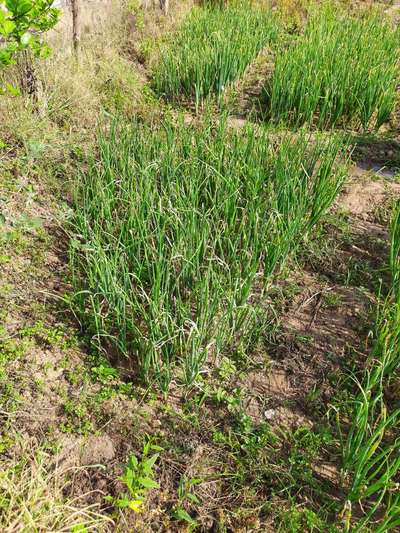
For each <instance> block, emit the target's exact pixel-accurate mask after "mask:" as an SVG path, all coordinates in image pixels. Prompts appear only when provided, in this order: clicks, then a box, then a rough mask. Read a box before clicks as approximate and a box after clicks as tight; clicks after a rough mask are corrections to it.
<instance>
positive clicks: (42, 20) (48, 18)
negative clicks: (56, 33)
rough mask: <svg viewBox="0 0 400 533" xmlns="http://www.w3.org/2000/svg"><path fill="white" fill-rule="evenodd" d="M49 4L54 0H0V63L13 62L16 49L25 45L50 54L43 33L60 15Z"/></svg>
mask: <svg viewBox="0 0 400 533" xmlns="http://www.w3.org/2000/svg"><path fill="white" fill-rule="evenodd" d="M52 4H53V0H0V43H1V44H0V67H2V66H3V67H4V66H7V65H11V64H14V63H15V62H16V57H17V55H18V53H20V52H22V51H24V50H28V49H29V50H31V51H32V52H33V54H34V55H35V56H37V57H40V58H45V57H47V56H48V55H49V53H50V49H49V47H48V46H47V44H46V43H44V42H43V40H42V34H43V33H45V32H46V31H48V30H49V29H51V28H53V27H54V26H55V25H56V24H57V21H58V18H59V15H60V11H59V10H58V9H56V8H54V7H52Z"/></svg>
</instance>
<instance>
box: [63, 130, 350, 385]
mask: <svg viewBox="0 0 400 533" xmlns="http://www.w3.org/2000/svg"><path fill="white" fill-rule="evenodd" d="M342 146H343V141H342V140H341V139H340V138H337V137H333V138H332V139H331V140H329V141H325V140H323V139H316V140H315V142H313V143H312V144H310V143H309V141H308V138H307V137H306V136H305V135H300V136H299V137H297V138H288V139H287V140H285V141H283V142H282V144H281V145H280V146H276V145H273V144H272V143H270V142H269V139H268V136H267V134H266V133H265V132H264V131H258V130H257V131H256V130H255V129H254V128H251V127H249V128H248V129H247V130H246V131H242V132H235V131H232V130H230V129H229V128H228V127H227V126H226V123H225V121H224V120H222V121H221V122H220V123H219V124H217V125H216V127H213V126H212V124H210V123H208V122H206V123H205V124H204V125H202V126H199V127H195V126H194V127H186V126H185V125H184V124H183V123H180V124H179V125H178V126H171V125H170V124H165V125H164V128H163V129H160V130H157V129H153V128H150V127H148V126H147V125H144V124H142V123H139V122H138V123H135V124H134V125H133V127H132V128H129V129H126V130H124V131H122V130H120V131H118V129H117V128H114V129H113V130H112V132H111V135H110V137H109V138H108V139H105V140H102V141H101V143H100V157H101V164H100V165H99V164H98V163H97V162H96V163H93V164H92V165H91V167H90V170H89V172H88V174H87V176H85V177H83V181H82V189H81V193H80V196H79V198H77V206H76V212H75V226H74V232H75V238H73V239H72V240H71V259H72V268H73V272H74V278H73V282H74V287H75V298H73V302H72V304H73V305H74V307H75V308H76V310H77V312H78V313H79V314H80V316H81V317H82V319H83V320H84V322H85V323H86V325H87V327H89V329H90V332H91V333H92V334H93V335H94V339H95V340H97V341H98V342H99V343H112V344H113V345H114V346H115V347H116V348H118V349H119V350H120V351H122V353H124V354H125V355H127V356H128V357H132V358H134V359H136V360H137V362H138V364H139V368H140V369H141V370H142V373H143V375H144V376H145V377H147V378H150V377H151V376H154V377H155V378H156V379H157V380H158V382H159V383H160V385H161V386H162V387H163V388H167V387H168V384H169V382H170V380H171V379H172V372H173V368H174V366H176V365H177V364H178V365H179V366H181V365H182V366H183V380H184V382H185V383H186V384H191V383H193V382H194V380H195V379H196V378H197V376H198V375H199V372H200V371H201V370H202V368H203V366H204V364H205V362H206V361H207V359H208V357H209V356H210V355H211V354H214V355H215V354H217V353H218V352H220V351H221V350H224V349H225V348H226V347H227V345H228V344H229V343H231V342H232V341H233V339H234V337H235V335H236V334H238V333H239V332H242V333H243V332H246V331H250V330H251V328H252V324H253V322H254V313H253V311H252V306H251V304H250V301H249V298H250V296H251V293H252V287H253V285H254V283H255V282H256V281H257V285H258V287H259V289H260V288H262V287H263V288H265V289H266V288H268V286H269V284H270V283H271V280H272V276H273V275H274V274H275V273H276V272H277V271H278V270H279V269H280V268H281V266H282V264H283V263H284V262H285V260H286V258H287V257H288V255H289V254H290V253H292V252H294V250H295V249H296V247H297V245H298V244H299V243H300V242H301V238H302V236H303V235H304V234H305V233H307V232H308V231H309V230H310V229H311V228H312V227H313V226H314V225H315V224H316V223H317V222H318V220H319V219H320V218H321V216H322V215H323V214H324V212H325V211H326V209H327V208H328V207H329V205H330V204H331V203H332V201H333V200H334V198H335V197H336V195H337V193H338V191H339V188H340V186H341V184H342V182H343V178H344V175H343V173H342V172H340V171H338V170H337V167H336V157H337V155H338V153H339V152H340V150H341V148H342ZM259 289H258V290H259Z"/></svg>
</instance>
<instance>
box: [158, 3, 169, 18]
mask: <svg viewBox="0 0 400 533" xmlns="http://www.w3.org/2000/svg"><path fill="white" fill-rule="evenodd" d="M160 7H161V9H162V12H163V13H164V15H168V10H169V0H160Z"/></svg>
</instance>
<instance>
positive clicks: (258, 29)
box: [152, 3, 278, 104]
mask: <svg viewBox="0 0 400 533" xmlns="http://www.w3.org/2000/svg"><path fill="white" fill-rule="evenodd" d="M277 33H278V30H277V22H276V19H275V17H274V16H273V14H272V12H271V11H269V10H265V9H258V8H251V7H250V6H249V5H247V4H246V3H244V4H237V3H235V4H234V5H228V6H227V7H225V8H212V7H206V8H197V9H193V10H192V12H191V13H190V15H189V16H188V17H187V19H186V20H185V21H184V23H183V24H182V26H181V28H180V29H179V31H178V32H177V33H176V34H175V35H173V36H172V37H171V39H170V40H169V41H168V42H167V43H166V44H165V45H163V46H162V48H161V50H160V58H159V62H158V64H157V65H156V67H155V71H154V77H153V83H152V85H153V88H154V90H155V91H156V92H157V93H158V94H160V95H164V96H165V97H167V98H169V99H178V98H180V97H186V98H193V97H195V99H196V103H197V104H198V103H199V102H200V101H201V100H202V99H204V98H205V97H207V96H208V95H209V94H217V95H220V94H221V93H222V92H223V91H224V89H225V87H226V86H227V85H228V84H229V83H230V82H232V81H234V80H236V79H237V78H238V77H240V76H241V75H242V74H243V72H244V71H245V69H246V67H247V65H248V64H249V63H250V62H251V61H252V60H253V59H254V58H255V57H256V56H257V54H258V53H259V52H260V50H261V49H262V48H264V47H265V46H267V45H268V43H270V42H271V41H272V40H274V39H276V37H277Z"/></svg>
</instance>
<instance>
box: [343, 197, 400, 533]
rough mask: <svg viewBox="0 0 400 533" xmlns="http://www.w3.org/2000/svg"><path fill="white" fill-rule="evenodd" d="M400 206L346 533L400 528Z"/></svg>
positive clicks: (352, 468)
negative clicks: (399, 391) (398, 396)
mask: <svg viewBox="0 0 400 533" xmlns="http://www.w3.org/2000/svg"><path fill="white" fill-rule="evenodd" d="M399 250H400V203H398V206H397V209H396V210H395V212H394V216H393V222H392V231H391V249H390V254H389V266H390V270H391V273H392V288H391V291H390V292H389V294H388V296H387V298H386V300H385V302H384V303H383V306H382V308H381V309H380V313H379V317H378V322H377V336H376V340H375V344H374V348H373V351H372V354H371V356H370V359H369V361H368V363H369V364H368V366H367V368H366V370H365V374H364V376H363V381H362V383H361V384H359V389H360V393H359V394H358V396H357V398H356V400H355V403H354V409H353V418H352V424H351V428H350V431H349V433H348V437H347V440H346V442H345V446H344V470H345V473H346V474H347V476H348V477H349V479H350V489H349V492H348V495H347V502H346V505H345V508H344V511H343V516H344V521H345V531H354V532H360V533H361V532H362V531H365V530H366V527H367V526H368V524H369V523H371V522H373V521H375V520H377V519H379V524H378V525H376V524H375V525H374V527H376V529H374V531H379V532H380V533H384V532H385V531H391V530H392V529H393V528H395V527H397V526H398V525H399V524H400V496H399V494H398V482H397V480H398V472H399V470H400V438H399V435H398V429H399V427H400V409H399V408H396V407H395V406H393V405H391V402H390V397H389V394H388V390H389V389H388V387H389V385H390V384H391V382H392V380H393V379H395V378H396V375H397V371H398V369H399V368H400V290H399V279H400V277H399V276H400V262H399ZM358 502H360V503H361V509H362V511H363V517H362V518H361V519H360V520H358V522H357V524H356V525H354V526H353V525H352V518H353V506H354V505H357V503H358Z"/></svg>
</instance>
